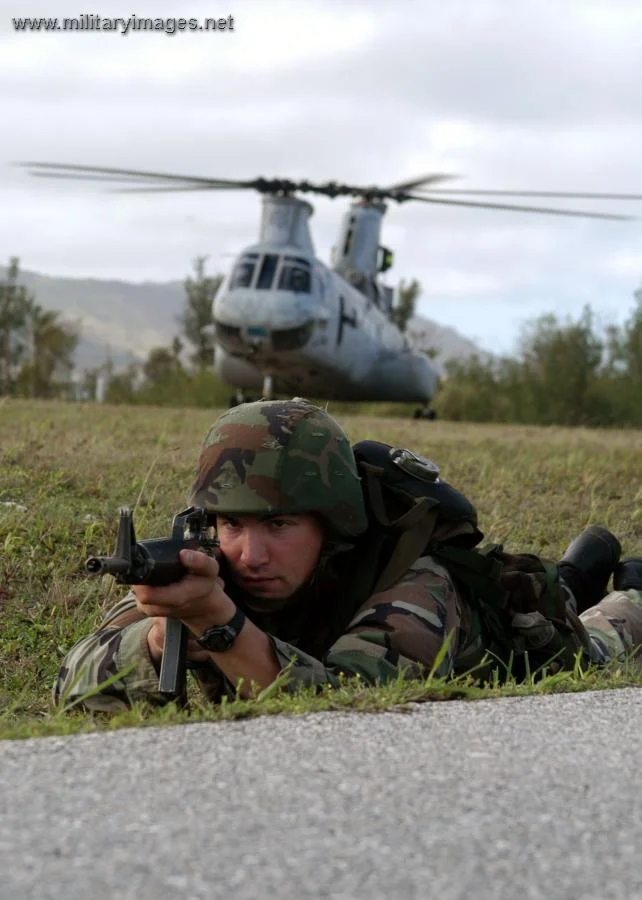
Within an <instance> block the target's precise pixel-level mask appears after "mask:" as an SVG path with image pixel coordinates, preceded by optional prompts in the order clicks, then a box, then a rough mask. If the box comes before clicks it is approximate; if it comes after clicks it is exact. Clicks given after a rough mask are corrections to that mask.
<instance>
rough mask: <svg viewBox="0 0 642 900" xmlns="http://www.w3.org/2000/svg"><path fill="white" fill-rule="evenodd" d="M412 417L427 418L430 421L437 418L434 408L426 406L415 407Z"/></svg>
mask: <svg viewBox="0 0 642 900" xmlns="http://www.w3.org/2000/svg"><path fill="white" fill-rule="evenodd" d="M412 417H413V419H429V420H430V421H431V422H434V420H435V419H436V418H437V413H436V412H435V410H434V409H429V407H428V406H420V407H419V409H416V410H415V411H414V413H413V414H412Z"/></svg>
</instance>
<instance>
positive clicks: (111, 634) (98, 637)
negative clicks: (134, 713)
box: [53, 592, 167, 712]
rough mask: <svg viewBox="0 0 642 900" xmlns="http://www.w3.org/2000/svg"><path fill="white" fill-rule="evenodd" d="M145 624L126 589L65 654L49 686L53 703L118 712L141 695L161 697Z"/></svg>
mask: <svg viewBox="0 0 642 900" xmlns="http://www.w3.org/2000/svg"><path fill="white" fill-rule="evenodd" d="M149 628H150V621H149V620H148V619H147V618H146V617H145V616H143V615H142V613H140V612H139V611H138V609H137V607H136V599H135V597H134V594H133V593H132V592H130V593H129V594H127V596H126V597H124V598H123V599H122V600H121V601H120V602H119V603H117V604H116V606H114V608H113V609H112V610H111V611H110V612H109V614H108V615H107V616H106V618H105V619H104V620H103V622H101V624H100V626H99V628H98V630H97V631H95V632H94V633H93V634H90V635H87V636H86V637H84V638H82V639H81V640H80V641H78V643H77V644H76V645H75V646H74V647H72V649H71V650H70V651H69V653H68V654H67V655H66V657H65V659H64V660H63V663H62V666H61V667H60V670H59V672H58V675H57V677H56V680H55V682H54V686H53V702H54V704H55V705H57V706H65V707H67V706H69V705H71V704H82V706H83V707H84V708H85V709H89V710H101V711H105V712H118V711H120V710H124V709H129V708H130V707H131V705H132V703H134V702H136V701H141V700H142V701H145V702H147V703H151V704H152V705H155V706H157V705H162V704H163V703H166V702H167V701H166V700H165V698H163V697H162V695H160V694H159V693H158V672H157V670H156V668H155V666H154V663H153V662H152V659H151V656H150V654H149V649H148V647H147V632H148V631H149ZM107 681H110V683H109V684H107V685H106V686H104V687H102V688H101V687H100V686H101V685H104V684H105V682H107ZM83 698H85V699H83Z"/></svg>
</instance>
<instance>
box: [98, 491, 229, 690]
mask: <svg viewBox="0 0 642 900" xmlns="http://www.w3.org/2000/svg"><path fill="white" fill-rule="evenodd" d="M218 546H219V542H218V539H217V538H216V536H215V535H214V529H213V527H212V526H211V524H210V522H208V516H207V514H206V512H205V510H203V509H198V508H197V507H194V506H191V507H190V508H189V509H186V510H183V512H181V513H178V515H176V516H174V520H173V522H172V534H171V537H169V538H154V539H152V540H147V541H138V542H137V541H136V534H135V531H134V520H133V516H132V513H131V511H130V510H129V509H128V508H127V507H121V509H120V522H119V524H118V536H117V538H116V550H115V552H114V555H113V556H92V557H90V558H89V559H88V560H87V562H86V563H85V569H86V570H87V572H89V574H90V575H105V574H109V575H113V576H114V578H115V579H116V581H117V582H118V584H148V585H152V586H158V585H165V584H172V583H173V582H175V581H180V579H181V578H183V576H184V575H186V574H187V569H186V568H185V566H184V565H183V564H182V562H181V561H180V557H179V552H180V551H181V550H202V551H203V552H204V553H208V554H209V555H210V556H211V555H214V553H215V551H216V548H217V547H218ZM187 637H188V634H187V628H186V627H185V625H183V623H182V622H181V621H180V620H178V619H171V618H168V619H167V621H166V627H165V643H164V645H163V658H162V661H161V670H160V677H159V682H158V690H159V693H161V694H163V695H164V696H165V697H167V699H168V700H176V701H177V702H178V703H179V704H181V705H185V703H186V683H187V679H186V666H185V654H186V648H187Z"/></svg>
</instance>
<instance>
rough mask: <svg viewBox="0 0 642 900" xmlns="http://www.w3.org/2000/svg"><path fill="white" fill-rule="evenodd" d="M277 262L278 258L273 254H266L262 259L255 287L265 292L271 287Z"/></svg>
mask: <svg viewBox="0 0 642 900" xmlns="http://www.w3.org/2000/svg"><path fill="white" fill-rule="evenodd" d="M278 261H279V257H278V256H277V255H276V254H275V253H266V254H265V256H264V257H263V263H262V264H261V271H260V272H259V277H258V279H257V282H256V287H257V288H258V289H259V290H263V291H267V290H269V289H270V288H271V287H272V281H273V279H274V273H275V272H276V265H277V263H278Z"/></svg>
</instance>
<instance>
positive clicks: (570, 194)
mask: <svg viewBox="0 0 642 900" xmlns="http://www.w3.org/2000/svg"><path fill="white" fill-rule="evenodd" d="M417 190H418V191H419V193H423V191H422V189H421V188H418V189H417ZM426 193H429V194H459V195H461V196H471V197H472V196H478V197H485V196H495V197H560V198H566V199H569V200H642V194H602V193H587V194H582V193H577V192H575V191H482V190H465V189H464V188H431V189H428V190H427V191H426Z"/></svg>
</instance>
